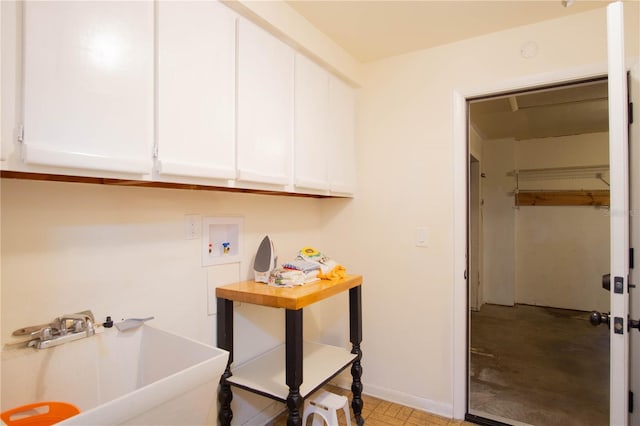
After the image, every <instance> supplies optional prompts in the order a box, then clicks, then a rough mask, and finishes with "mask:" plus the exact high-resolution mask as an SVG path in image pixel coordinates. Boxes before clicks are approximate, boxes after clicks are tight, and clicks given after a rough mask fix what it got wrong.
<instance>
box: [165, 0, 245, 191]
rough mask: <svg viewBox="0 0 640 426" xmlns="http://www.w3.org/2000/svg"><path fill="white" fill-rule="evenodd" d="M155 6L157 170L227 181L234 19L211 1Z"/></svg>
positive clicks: (231, 164) (231, 155)
mask: <svg viewBox="0 0 640 426" xmlns="http://www.w3.org/2000/svg"><path fill="white" fill-rule="evenodd" d="M157 7H158V35H157V37H158V125H157V128H158V153H157V156H158V161H157V170H158V172H159V174H160V175H161V178H162V176H163V175H174V176H196V177H203V178H222V179H233V178H235V37H236V34H235V23H236V17H235V15H234V14H233V12H231V11H230V10H229V9H228V8H227V7H226V6H224V5H222V4H220V3H218V2H217V1H206V2H204V1H179V2H177V1H161V2H158V3H157Z"/></svg>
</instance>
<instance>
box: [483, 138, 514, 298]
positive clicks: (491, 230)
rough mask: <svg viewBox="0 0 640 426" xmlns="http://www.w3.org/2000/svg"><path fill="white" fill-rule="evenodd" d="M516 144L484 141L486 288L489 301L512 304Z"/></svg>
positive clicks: (484, 278) (485, 294) (484, 252)
mask: <svg viewBox="0 0 640 426" xmlns="http://www.w3.org/2000/svg"><path fill="white" fill-rule="evenodd" d="M514 157H515V144H514V141H513V140H511V139H503V140H494V141H485V142H484V143H483V162H482V171H483V172H484V173H485V175H486V177H485V178H484V179H483V180H482V184H483V197H484V205H483V206H482V213H483V231H482V235H483V236H484V240H483V248H482V254H483V271H484V272H483V280H482V283H483V291H484V300H485V302H486V303H494V304H497V305H507V306H512V305H513V304H514V303H515V297H516V294H515V287H516V286H515V284H516V227H515V213H514V211H515V210H514V208H513V205H514V204H513V191H514V190H515V179H514V178H513V177H512V176H508V175H507V173H508V172H511V171H513V169H514Z"/></svg>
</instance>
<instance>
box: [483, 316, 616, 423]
mask: <svg viewBox="0 0 640 426" xmlns="http://www.w3.org/2000/svg"><path fill="white" fill-rule="evenodd" d="M470 359H471V365H470V375H471V383H470V392H471V395H470V400H471V412H472V413H474V414H479V415H481V413H482V412H484V413H489V414H493V415H497V416H500V417H503V418H506V419H512V420H516V421H519V422H523V423H529V424H532V425H545V426H555V425H558V426H560V425H562V426H571V425H581V426H585V425H606V424H608V423H609V330H608V329H607V327H606V325H601V326H599V327H593V326H592V325H591V324H590V323H589V313H588V312H583V311H574V310H567V309H555V308H544V307H536V306H528V305H516V306H514V307H506V306H497V305H487V304H485V305H484V306H483V307H482V308H481V310H480V311H479V312H472V313H471V356H470Z"/></svg>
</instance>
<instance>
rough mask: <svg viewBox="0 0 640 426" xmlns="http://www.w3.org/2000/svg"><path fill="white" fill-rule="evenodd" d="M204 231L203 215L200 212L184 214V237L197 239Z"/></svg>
mask: <svg viewBox="0 0 640 426" xmlns="http://www.w3.org/2000/svg"><path fill="white" fill-rule="evenodd" d="M201 233H202V217H201V216H200V215H199V214H187V215H185V216H184V239H185V240H197V239H199V238H200V234H201Z"/></svg>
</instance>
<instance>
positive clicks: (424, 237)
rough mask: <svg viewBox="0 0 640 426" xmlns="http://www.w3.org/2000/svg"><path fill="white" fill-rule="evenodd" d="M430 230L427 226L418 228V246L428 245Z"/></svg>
mask: <svg viewBox="0 0 640 426" xmlns="http://www.w3.org/2000/svg"><path fill="white" fill-rule="evenodd" d="M428 237H429V232H428V231H427V228H425V227H419V228H416V247H428V246H429V244H428Z"/></svg>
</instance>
